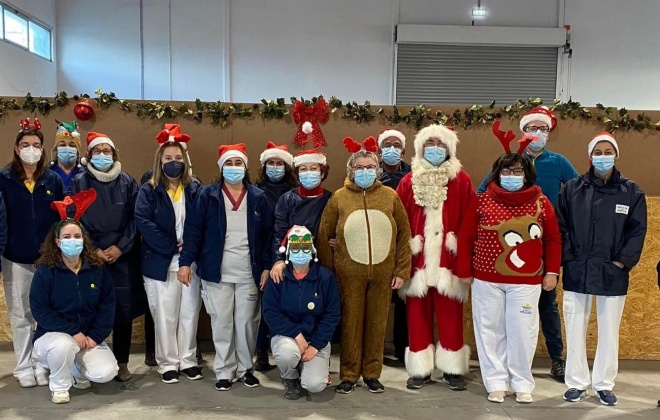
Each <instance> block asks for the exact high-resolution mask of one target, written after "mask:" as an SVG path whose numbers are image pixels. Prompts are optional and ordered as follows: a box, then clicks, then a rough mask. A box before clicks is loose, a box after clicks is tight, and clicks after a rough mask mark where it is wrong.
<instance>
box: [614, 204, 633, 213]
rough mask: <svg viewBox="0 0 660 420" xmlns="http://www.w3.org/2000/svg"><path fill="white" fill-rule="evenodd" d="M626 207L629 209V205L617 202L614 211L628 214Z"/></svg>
mask: <svg viewBox="0 0 660 420" xmlns="http://www.w3.org/2000/svg"><path fill="white" fill-rule="evenodd" d="M628 209H630V207H628V206H624V205H623V204H617V205H616V209H615V213H617V214H628Z"/></svg>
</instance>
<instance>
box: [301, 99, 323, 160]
mask: <svg viewBox="0 0 660 420" xmlns="http://www.w3.org/2000/svg"><path fill="white" fill-rule="evenodd" d="M329 117H330V114H329V112H328V103H327V102H326V101H325V99H323V98H322V97H320V98H318V100H317V101H316V102H315V103H314V104H312V105H305V104H304V103H303V102H301V101H296V102H295V103H294V104H293V120H294V121H295V122H296V124H298V132H297V133H296V138H295V139H294V140H293V143H294V144H295V145H297V146H299V147H304V146H305V145H306V144H309V143H314V148H318V147H321V146H326V145H327V143H326V142H325V137H323V133H322V132H321V126H320V125H319V123H325V122H327V121H328V118H329ZM305 123H309V124H311V133H310V131H309V128H307V127H306V130H303V126H304V125H305ZM309 134H311V137H312V138H311V139H309V137H308V135H309Z"/></svg>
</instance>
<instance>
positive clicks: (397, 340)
mask: <svg viewBox="0 0 660 420" xmlns="http://www.w3.org/2000/svg"><path fill="white" fill-rule="evenodd" d="M392 302H393V303H394V325H393V328H392V335H393V337H392V344H394V357H396V358H397V359H400V360H403V358H404V355H405V354H406V347H408V319H407V316H406V302H404V301H403V300H401V298H400V297H399V294H398V293H397V292H396V290H395V291H394V292H393V293H392Z"/></svg>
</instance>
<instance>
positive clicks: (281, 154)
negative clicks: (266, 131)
mask: <svg viewBox="0 0 660 420" xmlns="http://www.w3.org/2000/svg"><path fill="white" fill-rule="evenodd" d="M269 159H281V160H282V161H283V162H284V163H286V164H287V165H289V166H291V167H293V155H292V154H291V153H289V148H288V147H287V145H286V144H283V145H281V146H278V145H276V144H275V143H273V142H272V141H269V142H268V143H267V144H266V150H264V151H263V152H262V153H261V156H259V162H261V165H262V166H263V165H265V164H266V162H268V160H269Z"/></svg>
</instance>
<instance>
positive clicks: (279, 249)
mask: <svg viewBox="0 0 660 420" xmlns="http://www.w3.org/2000/svg"><path fill="white" fill-rule="evenodd" d="M278 251H280V253H281V254H284V253H285V252H286V248H285V247H283V246H281V247H279V248H278Z"/></svg>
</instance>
